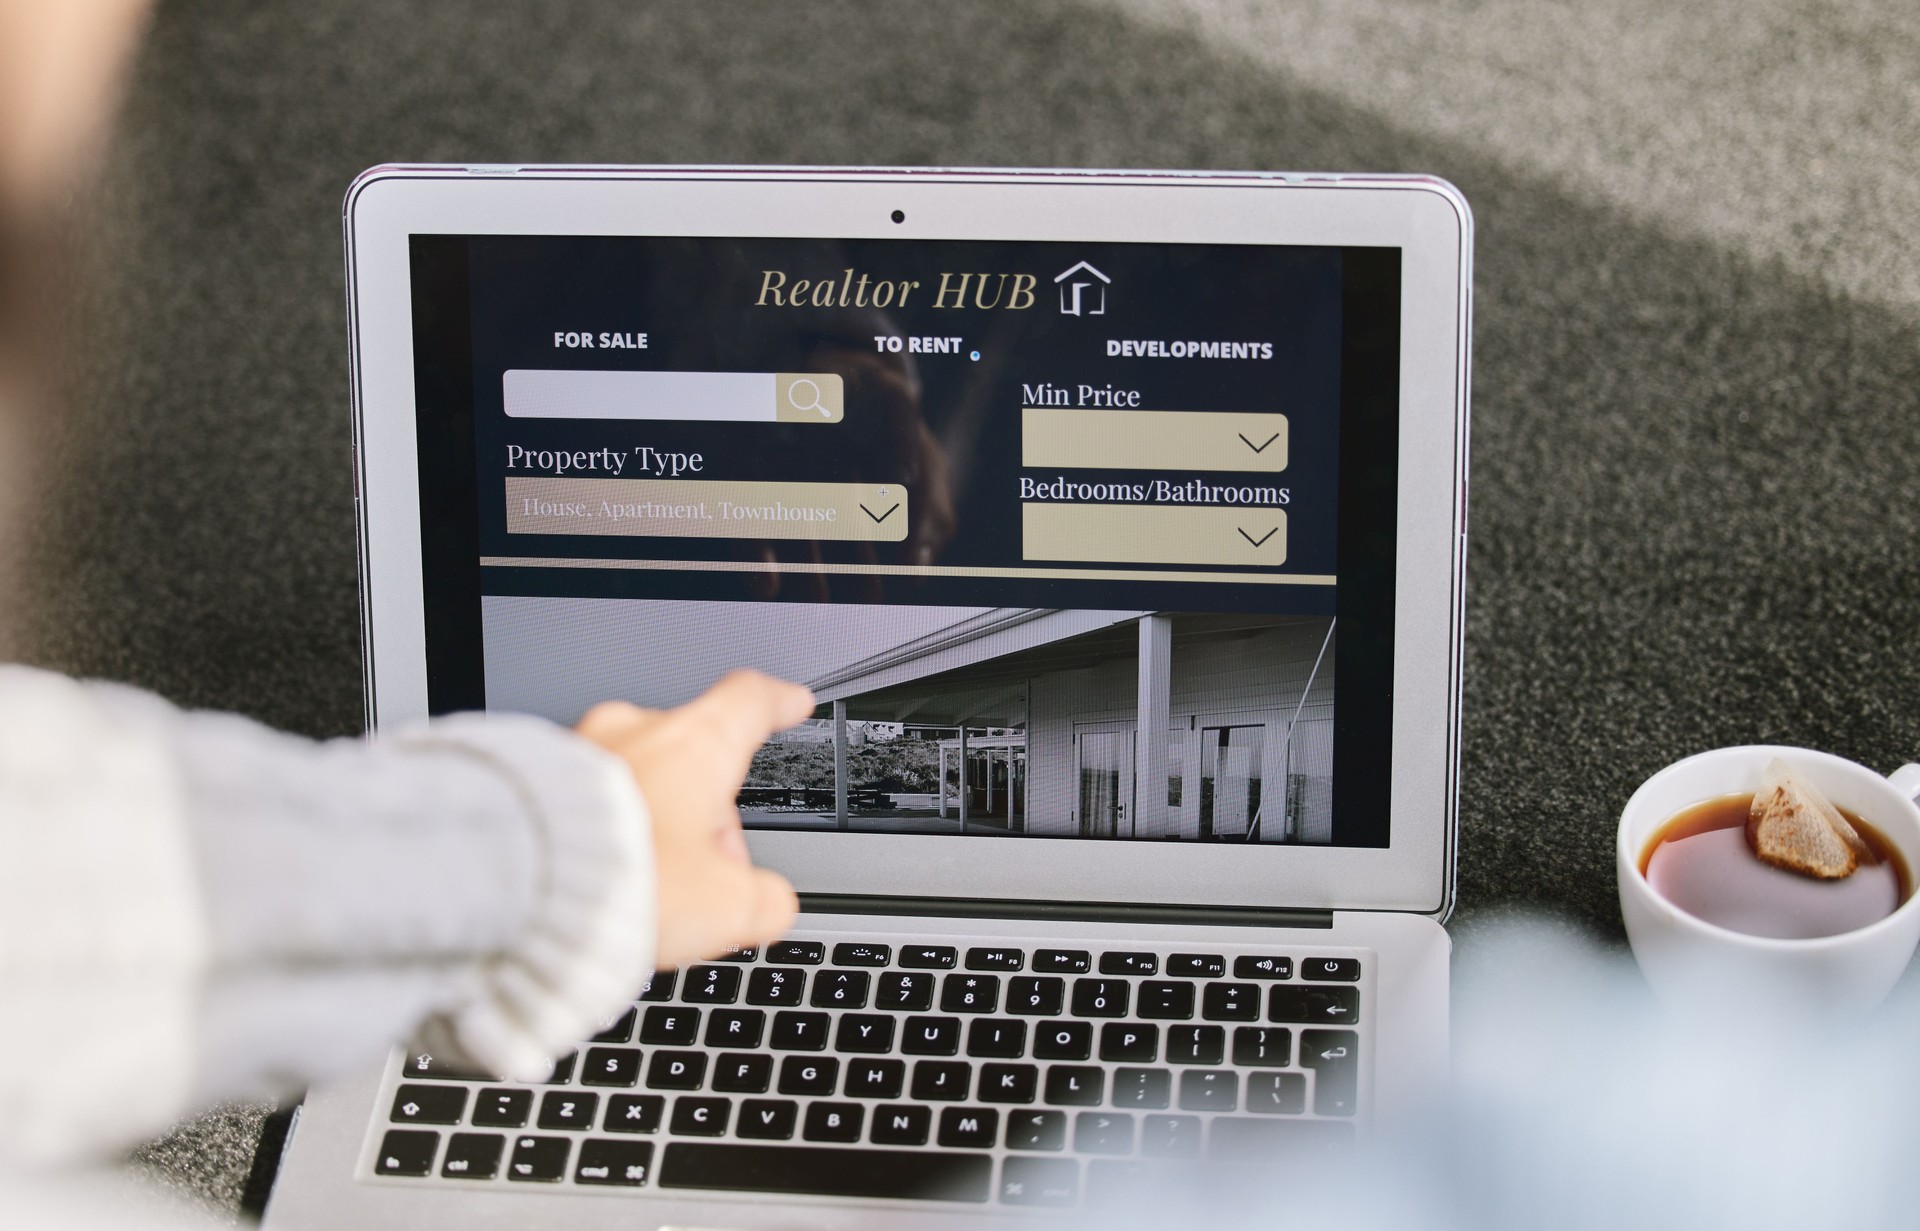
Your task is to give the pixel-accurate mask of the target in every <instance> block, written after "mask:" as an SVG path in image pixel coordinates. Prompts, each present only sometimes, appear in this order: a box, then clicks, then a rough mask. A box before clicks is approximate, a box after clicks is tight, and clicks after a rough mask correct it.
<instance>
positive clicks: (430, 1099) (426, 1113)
mask: <svg viewBox="0 0 1920 1231" xmlns="http://www.w3.org/2000/svg"><path fill="white" fill-rule="evenodd" d="M1014 1054H1015V1055H1018V1054H1019V1053H1018V1052H1016V1053H1014ZM466 1110H467V1088H466V1087H465V1086H401V1087H400V1088H399V1089H398V1090H396V1091H394V1095H393V1111H392V1112H391V1113H390V1114H389V1115H388V1117H387V1118H388V1119H390V1120H392V1121H393V1122H394V1123H396V1124H458V1123H460V1117H461V1116H462V1115H464V1114H465V1113H466Z"/></svg>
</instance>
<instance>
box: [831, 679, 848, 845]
mask: <svg viewBox="0 0 1920 1231" xmlns="http://www.w3.org/2000/svg"><path fill="white" fill-rule="evenodd" d="M833 824H834V827H835V828H836V829H845V828H847V703H846V702H845V701H835V702H834V703H833Z"/></svg>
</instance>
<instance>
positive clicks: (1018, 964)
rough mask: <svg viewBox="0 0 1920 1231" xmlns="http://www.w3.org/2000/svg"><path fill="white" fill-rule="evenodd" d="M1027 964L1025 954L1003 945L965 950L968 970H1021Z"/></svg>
mask: <svg viewBox="0 0 1920 1231" xmlns="http://www.w3.org/2000/svg"><path fill="white" fill-rule="evenodd" d="M1026 965H1027V955H1026V954H1024V953H1022V952H1021V951H1020V950H1018V949H1009V948H1006V947H1004V946H992V947H984V948H979V949H969V950H967V969H968V970H1001V971H1013V970H1023V969H1025V968H1026Z"/></svg>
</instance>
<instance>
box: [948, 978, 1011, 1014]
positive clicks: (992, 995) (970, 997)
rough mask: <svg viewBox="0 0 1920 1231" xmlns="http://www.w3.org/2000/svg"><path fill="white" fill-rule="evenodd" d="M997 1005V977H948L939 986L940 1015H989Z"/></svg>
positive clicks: (998, 998) (998, 1000)
mask: <svg viewBox="0 0 1920 1231" xmlns="http://www.w3.org/2000/svg"><path fill="white" fill-rule="evenodd" d="M999 1003H1000V978H999V976H998V975H948V976H947V978H946V982H944V983H942V984H941V985H940V1011H941V1012H942V1013H991V1012H993V1011H994V1009H995V1008H996V1007H997V1006H998V1005H999Z"/></svg>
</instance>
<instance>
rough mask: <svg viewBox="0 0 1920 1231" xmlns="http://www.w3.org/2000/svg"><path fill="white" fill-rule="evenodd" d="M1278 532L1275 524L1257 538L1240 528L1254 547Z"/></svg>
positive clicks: (1241, 532)
mask: <svg viewBox="0 0 1920 1231" xmlns="http://www.w3.org/2000/svg"><path fill="white" fill-rule="evenodd" d="M1269 443H1271V442H1269ZM1234 529H1236V530H1239V529H1240V528H1239V527H1238V526H1235V527H1234ZM1278 533H1280V527H1278V526H1275V527H1274V528H1273V529H1271V530H1269V531H1267V532H1266V533H1265V534H1263V535H1261V536H1260V537H1259V538H1257V539H1256V538H1254V537H1253V536H1252V535H1251V534H1248V533H1247V532H1246V531H1245V530H1240V537H1241V538H1243V539H1245V540H1247V542H1249V543H1252V544H1253V545H1254V546H1255V547H1258V546H1260V544H1262V543H1264V542H1266V541H1267V540H1268V539H1270V538H1272V537H1273V536H1274V535H1276V534H1278Z"/></svg>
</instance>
